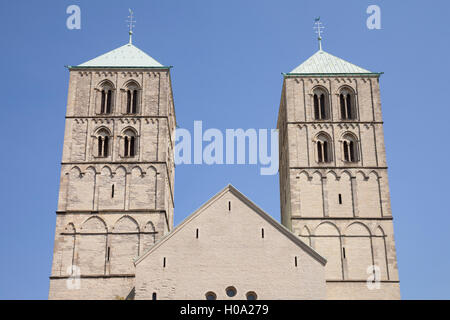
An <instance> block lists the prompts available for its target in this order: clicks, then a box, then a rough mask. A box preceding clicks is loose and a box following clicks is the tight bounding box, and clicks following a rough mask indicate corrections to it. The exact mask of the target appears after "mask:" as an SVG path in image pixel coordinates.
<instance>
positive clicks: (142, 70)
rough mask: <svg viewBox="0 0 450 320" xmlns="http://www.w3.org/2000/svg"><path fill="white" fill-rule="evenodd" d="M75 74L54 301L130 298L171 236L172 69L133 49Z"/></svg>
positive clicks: (63, 174) (98, 60) (58, 216)
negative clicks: (141, 266)
mask: <svg viewBox="0 0 450 320" xmlns="http://www.w3.org/2000/svg"><path fill="white" fill-rule="evenodd" d="M130 40H131V39H130ZM69 71H70V80H69V93H68V102H67V114H66V129H65V136H64V147H63V156H62V164H61V181H60V191H59V201H58V211H57V212H56V233H55V245H54V256H53V265H52V272H51V277H50V293H49V298H51V299H57V298H64V299H88V298H95V299H114V298H125V297H127V296H130V295H132V294H133V292H132V289H133V287H134V277H135V274H134V264H133V259H135V258H137V257H138V256H139V255H140V254H142V252H143V251H144V250H146V249H147V248H149V247H150V246H151V245H152V244H153V243H155V242H156V241H158V240H159V239H160V238H161V237H162V236H164V235H165V234H167V233H169V232H170V231H171V230H172V227H173V208H174V199H173V190H174V161H173V148H174V139H175V126H176V120H175V111H174V104H173V97H172V87H171V80H170V68H169V67H164V66H163V65H161V64H160V63H158V62H157V61H155V60H154V59H153V58H151V57H150V56H148V55H147V54H145V53H144V52H143V51H141V50H139V49H138V48H137V47H135V46H134V45H133V44H132V43H131V41H130V43H129V44H126V45H124V46H122V47H120V48H118V49H115V50H113V51H111V52H109V53H106V54H104V55H102V56H100V57H97V58H95V59H93V60H91V61H88V62H86V63H83V64H81V65H79V66H71V67H69ZM78 275H79V278H80V280H79V282H78V284H77V281H76V280H73V281H71V278H77V277H78ZM77 285H78V287H77ZM73 287H76V288H75V289H74V288H73Z"/></svg>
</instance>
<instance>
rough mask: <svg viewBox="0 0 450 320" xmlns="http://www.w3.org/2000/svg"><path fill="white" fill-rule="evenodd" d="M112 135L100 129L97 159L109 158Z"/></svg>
mask: <svg viewBox="0 0 450 320" xmlns="http://www.w3.org/2000/svg"><path fill="white" fill-rule="evenodd" d="M109 137H110V134H109V132H108V131H107V130H106V129H100V130H99V131H98V132H97V135H96V138H95V139H96V143H97V157H99V158H106V157H108V156H109V143H110V138H109Z"/></svg>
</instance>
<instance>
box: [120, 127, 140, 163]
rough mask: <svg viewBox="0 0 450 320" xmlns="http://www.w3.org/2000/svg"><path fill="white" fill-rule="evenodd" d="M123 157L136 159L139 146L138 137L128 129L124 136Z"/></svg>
mask: <svg viewBox="0 0 450 320" xmlns="http://www.w3.org/2000/svg"><path fill="white" fill-rule="evenodd" d="M122 140H123V145H122V148H123V156H124V157H134V156H135V155H136V145H137V137H136V133H135V132H134V131H133V130H131V129H128V130H126V131H125V132H124V134H123V139H122Z"/></svg>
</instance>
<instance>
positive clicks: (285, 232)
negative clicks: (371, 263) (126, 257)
mask: <svg viewBox="0 0 450 320" xmlns="http://www.w3.org/2000/svg"><path fill="white" fill-rule="evenodd" d="M227 192H231V193H232V194H233V195H234V196H236V197H237V198H238V199H239V200H241V201H242V202H243V203H245V204H246V205H247V206H248V207H249V208H251V209H252V210H253V211H254V212H256V213H257V214H258V215H259V216H260V217H262V218H263V219H264V220H266V221H267V222H269V223H270V224H271V225H272V226H273V227H275V229H276V230H278V231H279V232H280V233H282V234H283V235H285V236H286V237H287V238H288V239H289V240H291V241H292V242H294V243H295V244H296V245H297V246H299V247H300V248H301V249H303V250H304V251H305V252H306V253H308V254H309V255H310V256H311V257H313V258H314V259H316V260H317V261H318V262H320V263H321V264H322V265H325V264H326V263H327V260H326V259H325V258H323V257H322V256H321V255H320V254H319V253H317V252H316V251H315V250H314V249H313V248H311V247H310V246H308V245H307V244H305V243H304V242H303V241H302V240H300V238H298V237H297V236H296V235H294V234H293V233H292V232H291V231H289V230H288V229H287V228H286V227H284V226H283V225H281V224H280V223H278V222H277V221H276V220H275V219H273V218H272V217H271V216H270V215H269V214H268V213H266V212H265V211H263V210H262V209H261V208H259V207H258V206H257V205H256V204H254V203H253V202H252V201H251V200H249V199H248V198H247V197H246V196H245V195H243V194H242V193H241V192H240V191H239V190H237V189H236V188H234V187H233V186H232V185H230V184H229V185H228V186H226V187H225V188H224V189H222V191H220V192H219V193H217V194H216V195H215V196H213V197H212V198H211V199H209V200H208V201H207V202H206V203H204V204H203V205H202V206H201V207H200V208H199V209H197V210H196V211H194V212H193V213H192V214H191V215H190V216H188V217H187V218H186V219H185V220H184V221H183V222H182V223H181V224H179V225H178V226H177V227H176V228H175V229H173V231H172V232H170V233H169V234H167V235H166V236H165V237H163V238H162V239H161V240H160V241H159V242H158V243H156V244H154V245H153V246H152V247H151V248H149V249H148V250H147V251H146V252H144V253H143V254H142V255H141V256H140V257H138V258H137V259H136V260H135V265H137V264H139V263H140V262H141V261H142V260H143V259H145V257H147V256H148V255H149V254H150V253H152V252H153V251H154V250H156V249H157V248H158V247H160V246H161V245H163V244H164V243H165V242H166V241H168V240H169V239H170V238H172V237H173V236H174V235H175V234H176V233H177V232H179V231H180V230H182V229H183V228H184V227H185V226H186V225H187V224H189V222H191V221H192V220H193V219H194V218H196V217H197V216H199V215H200V214H202V213H203V212H204V211H205V210H206V209H207V208H208V207H209V206H210V205H211V204H213V203H214V202H215V201H217V200H218V199H220V198H221V197H222V196H223V195H225V194H226V193H227Z"/></svg>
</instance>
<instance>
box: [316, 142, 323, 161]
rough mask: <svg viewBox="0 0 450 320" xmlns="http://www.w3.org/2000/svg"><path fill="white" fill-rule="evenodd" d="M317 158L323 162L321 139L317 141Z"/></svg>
mask: <svg viewBox="0 0 450 320" xmlns="http://www.w3.org/2000/svg"><path fill="white" fill-rule="evenodd" d="M317 158H318V161H319V162H324V161H323V153H322V142H321V141H319V142H317Z"/></svg>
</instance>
